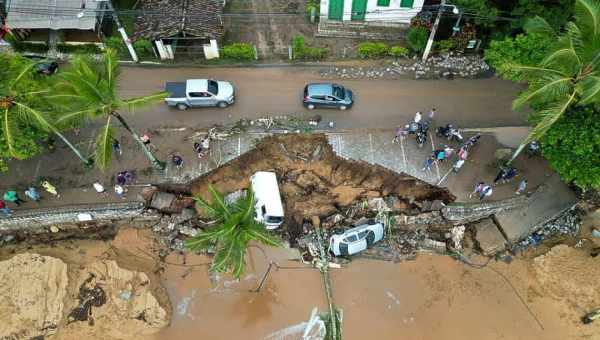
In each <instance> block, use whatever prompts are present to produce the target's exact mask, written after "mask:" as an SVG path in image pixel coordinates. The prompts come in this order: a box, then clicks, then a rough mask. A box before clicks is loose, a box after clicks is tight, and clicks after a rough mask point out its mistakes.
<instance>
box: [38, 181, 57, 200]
mask: <svg viewBox="0 0 600 340" xmlns="http://www.w3.org/2000/svg"><path fill="white" fill-rule="evenodd" d="M42 188H44V190H46V191H47V192H49V193H50V194H52V195H54V196H55V197H56V198H60V195H59V194H58V191H56V187H55V186H54V185H52V184H50V182H48V181H43V182H42Z"/></svg>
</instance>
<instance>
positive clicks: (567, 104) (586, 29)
mask: <svg viewBox="0 0 600 340" xmlns="http://www.w3.org/2000/svg"><path fill="white" fill-rule="evenodd" d="M526 29H527V31H528V32H531V33H539V34H547V35H550V36H552V37H553V40H554V43H553V44H552V46H551V47H550V49H549V50H548V52H547V53H546V56H545V57H544V59H543V60H542V61H541V62H540V63H539V64H538V65H537V66H528V65H520V64H511V63H508V64H507V65H506V66H505V67H509V68H512V69H514V70H516V71H517V72H518V74H519V80H522V81H525V82H526V83H527V85H528V88H527V90H525V91H523V92H522V93H521V94H520V95H519V96H518V98H517V99H515V101H514V102H513V108H515V109H518V108H522V107H523V106H525V104H530V105H531V106H532V107H534V108H535V110H536V112H535V114H534V116H533V119H534V120H535V121H536V122H537V123H536V125H535V127H534V128H533V130H532V131H531V133H529V135H528V136H527V138H525V140H524V141H523V142H522V143H521V145H520V146H519V148H517V150H516V151H515V153H514V154H513V157H512V158H511V161H513V160H514V159H515V158H516V157H517V156H518V154H519V153H520V152H521V151H522V150H523V148H524V147H525V145H527V144H528V143H529V142H531V141H532V140H539V139H540V138H541V137H542V136H543V135H544V134H545V133H546V132H547V131H548V129H550V127H552V125H553V124H554V123H555V122H556V121H557V120H558V119H559V118H560V117H561V116H562V115H563V114H564V113H565V112H566V111H567V110H568V109H569V108H571V107H574V106H577V105H598V104H599V103H600V0H577V1H576V3H575V21H573V22H569V23H567V24H566V30H565V32H562V33H560V34H558V33H556V32H555V31H554V29H553V28H552V27H551V26H550V25H549V24H548V22H547V21H546V20H544V19H542V18H541V17H536V18H534V19H531V20H529V21H528V22H527V25H526Z"/></svg>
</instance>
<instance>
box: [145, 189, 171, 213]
mask: <svg viewBox="0 0 600 340" xmlns="http://www.w3.org/2000/svg"><path fill="white" fill-rule="evenodd" d="M176 198H177V197H176V196H175V195H173V194H170V193H168V192H163V191H158V192H156V193H154V195H153V196H152V201H150V208H154V209H157V210H160V211H165V210H169V209H170V208H171V204H173V202H174V201H175V199H176Z"/></svg>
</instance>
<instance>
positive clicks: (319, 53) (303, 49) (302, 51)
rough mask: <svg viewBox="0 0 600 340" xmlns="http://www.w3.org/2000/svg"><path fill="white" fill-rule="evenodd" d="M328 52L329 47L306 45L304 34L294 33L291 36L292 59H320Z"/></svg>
mask: <svg viewBox="0 0 600 340" xmlns="http://www.w3.org/2000/svg"><path fill="white" fill-rule="evenodd" d="M328 54H329V49H327V48H321V47H310V46H306V44H305V40H304V36H302V35H295V36H294V38H292V55H293V57H294V59H302V60H321V59H325V58H326V57H327V55H328Z"/></svg>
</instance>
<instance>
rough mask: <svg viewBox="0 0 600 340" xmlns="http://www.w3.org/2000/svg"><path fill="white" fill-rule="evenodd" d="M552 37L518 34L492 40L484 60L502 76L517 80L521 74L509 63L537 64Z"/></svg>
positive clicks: (542, 57)
mask: <svg viewBox="0 0 600 340" xmlns="http://www.w3.org/2000/svg"><path fill="white" fill-rule="evenodd" d="M551 43H552V39H551V37H550V36H548V35H546V34H538V33H530V34H518V35H517V36H516V37H514V38H512V37H506V38H505V39H504V40H494V41H492V42H491V43H490V47H488V48H487V49H486V50H485V61H486V62H487V63H488V64H489V65H490V66H492V67H493V68H495V69H496V71H497V72H498V74H499V75H500V76H501V77H502V78H504V79H509V80H513V81H518V80H519V79H520V77H521V76H522V75H521V74H520V73H519V72H518V71H516V70H515V69H513V68H511V67H508V66H509V65H511V64H520V65H527V66H534V65H537V64H538V63H539V62H540V61H542V60H543V59H544V57H545V56H546V52H547V51H548V49H549V46H550V44H551Z"/></svg>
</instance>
